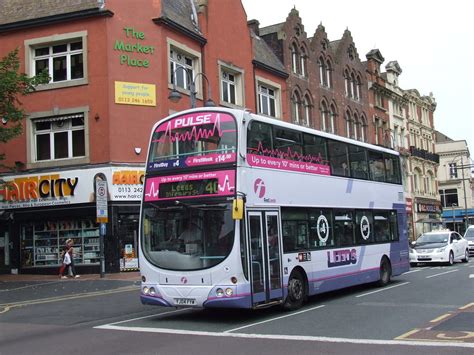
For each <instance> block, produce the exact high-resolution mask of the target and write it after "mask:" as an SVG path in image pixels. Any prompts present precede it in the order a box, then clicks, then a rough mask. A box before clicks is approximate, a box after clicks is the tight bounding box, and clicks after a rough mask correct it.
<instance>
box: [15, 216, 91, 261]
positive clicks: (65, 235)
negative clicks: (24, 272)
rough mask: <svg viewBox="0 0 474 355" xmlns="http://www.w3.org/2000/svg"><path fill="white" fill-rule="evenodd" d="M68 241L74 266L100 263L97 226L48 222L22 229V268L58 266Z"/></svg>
mask: <svg viewBox="0 0 474 355" xmlns="http://www.w3.org/2000/svg"><path fill="white" fill-rule="evenodd" d="M67 239H73V241H74V262H75V263H76V265H80V264H98V263H99V261H100V253H99V226H98V224H97V223H96V222H95V220H92V219H83V220H51V221H41V222H34V223H28V224H24V225H23V226H22V231H21V265H22V267H24V268H29V267H46V266H59V264H61V251H62V247H63V245H64V244H65V242H66V240H67Z"/></svg>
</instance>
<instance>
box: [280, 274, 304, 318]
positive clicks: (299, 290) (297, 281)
mask: <svg viewBox="0 0 474 355" xmlns="http://www.w3.org/2000/svg"><path fill="white" fill-rule="evenodd" d="M305 298H306V287H305V280H304V277H303V275H302V274H301V272H300V271H298V270H294V271H293V272H292V273H291V275H290V279H289V281H288V296H286V300H285V303H284V304H283V307H284V308H285V309H287V310H290V311H292V310H295V309H298V308H300V307H301V306H302V305H303V302H304V300H305Z"/></svg>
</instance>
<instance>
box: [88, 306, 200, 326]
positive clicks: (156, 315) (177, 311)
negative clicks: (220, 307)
mask: <svg viewBox="0 0 474 355" xmlns="http://www.w3.org/2000/svg"><path fill="white" fill-rule="evenodd" d="M189 310H191V308H180V309H175V310H173V311H169V312H163V313H155V314H150V315H148V316H143V317H138V318H132V319H127V320H121V321H120V322H114V323H110V324H108V325H112V326H113V325H115V324H120V323H126V322H133V321H136V320H140V319H146V318H151V317H160V316H164V315H168V314H172V313H179V312H183V311H189ZM97 328H99V327H97Z"/></svg>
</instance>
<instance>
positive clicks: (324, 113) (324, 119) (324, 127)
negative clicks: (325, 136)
mask: <svg viewBox="0 0 474 355" xmlns="http://www.w3.org/2000/svg"><path fill="white" fill-rule="evenodd" d="M320 110H321V131H324V132H331V131H330V127H329V125H328V120H329V117H328V116H329V112H328V106H327V105H326V102H325V101H323V102H321V106H320Z"/></svg>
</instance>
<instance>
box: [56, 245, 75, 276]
mask: <svg viewBox="0 0 474 355" xmlns="http://www.w3.org/2000/svg"><path fill="white" fill-rule="evenodd" d="M73 246H74V240H73V239H68V240H66V243H65V245H64V247H63V251H62V264H61V267H60V269H59V277H61V278H62V279H67V275H69V273H70V274H71V275H72V277H74V278H78V277H80V276H79V275H77V274H76V270H75V268H74V247H73Z"/></svg>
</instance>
